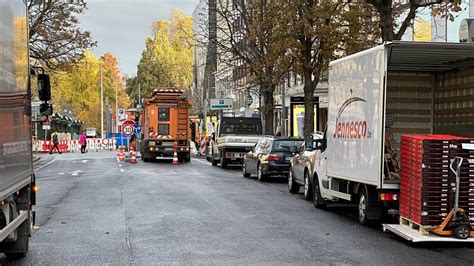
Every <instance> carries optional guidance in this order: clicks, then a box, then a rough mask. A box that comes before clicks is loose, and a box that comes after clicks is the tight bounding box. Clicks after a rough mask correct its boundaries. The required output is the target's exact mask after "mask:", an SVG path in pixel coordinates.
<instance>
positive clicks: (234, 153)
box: [225, 152, 245, 158]
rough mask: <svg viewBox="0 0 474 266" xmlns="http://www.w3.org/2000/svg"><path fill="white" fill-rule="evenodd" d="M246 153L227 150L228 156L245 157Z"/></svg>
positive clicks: (226, 155)
mask: <svg viewBox="0 0 474 266" xmlns="http://www.w3.org/2000/svg"><path fill="white" fill-rule="evenodd" d="M244 155H245V153H238V152H226V154H225V157H226V158H244Z"/></svg>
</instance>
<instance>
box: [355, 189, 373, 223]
mask: <svg viewBox="0 0 474 266" xmlns="http://www.w3.org/2000/svg"><path fill="white" fill-rule="evenodd" d="M357 199H358V200H357V206H358V212H357V218H358V220H359V223H360V224H361V225H369V222H370V220H369V219H368V216H367V213H368V210H369V195H368V193H367V190H366V189H365V188H364V187H362V188H361V189H360V191H359V197H358V198H357Z"/></svg>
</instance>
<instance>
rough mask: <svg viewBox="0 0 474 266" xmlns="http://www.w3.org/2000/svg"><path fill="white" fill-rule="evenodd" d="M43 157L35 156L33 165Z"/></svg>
mask: <svg viewBox="0 0 474 266" xmlns="http://www.w3.org/2000/svg"><path fill="white" fill-rule="evenodd" d="M41 159H43V158H42V157H39V156H33V165H35V164H36V163H37V162H39V161H41Z"/></svg>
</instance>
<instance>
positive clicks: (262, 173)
mask: <svg viewBox="0 0 474 266" xmlns="http://www.w3.org/2000/svg"><path fill="white" fill-rule="evenodd" d="M303 142H304V141H303V139H300V138H273V137H263V138H262V139H261V140H260V141H259V142H258V143H257V144H256V145H255V147H254V148H253V150H252V151H250V152H248V153H247V154H245V157H244V162H243V164H242V175H243V176H244V177H250V176H251V175H253V174H255V175H257V177H258V180H259V181H264V180H265V179H266V178H267V177H270V176H286V175H287V174H288V169H289V167H290V160H291V158H292V157H293V156H294V155H295V154H296V152H297V151H298V148H299V147H300V146H301V145H302V144H303Z"/></svg>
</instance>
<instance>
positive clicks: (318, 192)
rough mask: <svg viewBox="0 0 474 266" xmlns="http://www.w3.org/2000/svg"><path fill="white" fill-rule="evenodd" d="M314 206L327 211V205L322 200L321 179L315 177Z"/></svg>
mask: <svg viewBox="0 0 474 266" xmlns="http://www.w3.org/2000/svg"><path fill="white" fill-rule="evenodd" d="M313 204H314V207H315V208H317V209H325V208H326V206H327V204H326V202H325V201H324V200H323V198H321V190H320V188H319V179H318V177H317V176H314V177H313Z"/></svg>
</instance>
